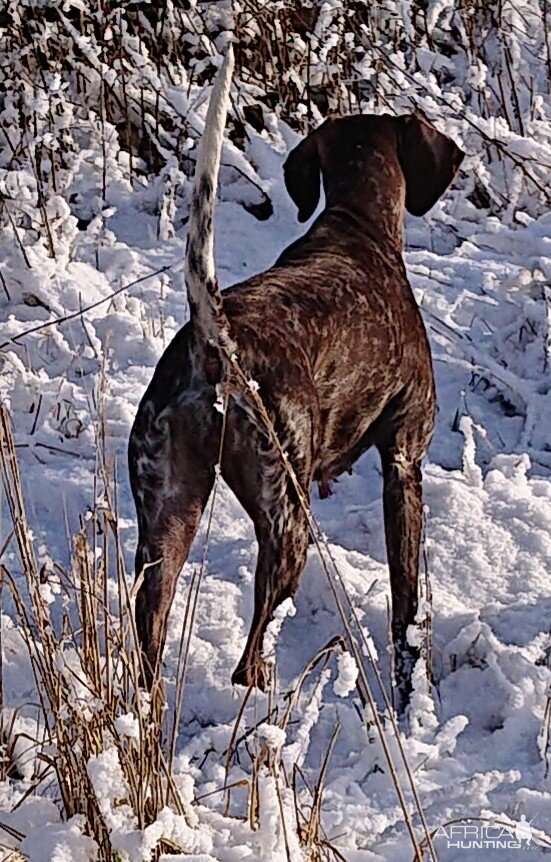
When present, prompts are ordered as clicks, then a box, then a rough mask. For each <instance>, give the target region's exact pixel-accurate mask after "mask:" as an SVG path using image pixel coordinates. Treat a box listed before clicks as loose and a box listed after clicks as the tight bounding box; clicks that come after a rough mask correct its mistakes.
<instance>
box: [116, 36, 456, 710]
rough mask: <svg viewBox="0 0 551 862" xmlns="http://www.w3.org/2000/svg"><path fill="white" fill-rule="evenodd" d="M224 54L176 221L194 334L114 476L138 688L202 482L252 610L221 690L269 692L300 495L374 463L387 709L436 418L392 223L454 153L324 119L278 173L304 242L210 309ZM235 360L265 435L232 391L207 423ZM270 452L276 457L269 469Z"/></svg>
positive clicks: (431, 133) (366, 122) (405, 664)
mask: <svg viewBox="0 0 551 862" xmlns="http://www.w3.org/2000/svg"><path fill="white" fill-rule="evenodd" d="M231 74H232V55H231V50H230V51H229V52H228V54H227V56H226V58H225V61H224V64H223V66H222V68H221V70H220V72H219V74H218V77H217V80H216V82H215V85H214V87H213V92H212V95H211V100H210V104H209V111H208V114H207V120H206V126H205V133H204V135H203V139H202V143H201V148H200V152H199V155H198V160H197V165H196V174H195V186H194V193H193V198H192V203H191V209H190V218H189V222H188V244H187V252H186V280H187V290H188V298H189V306H190V315H191V319H190V321H189V323H187V324H186V325H185V326H184V327H183V329H181V330H180V331H179V332H178V334H177V335H176V336H175V338H174V340H173V341H172V343H171V344H170V345H169V347H168V348H167V349H166V351H165V353H164V355H163V356H162V358H161V359H160V361H159V363H158V365H157V368H156V370H155V373H154V376H153V379H152V381H151V383H150V385H149V387H148V389H147V391H146V393H145V395H144V397H143V399H142V401H141V404H140V406H139V409H138V412H137V415H136V419H135V422H134V425H133V429H132V432H131V438H130V444H129V471H130V481H131V486H132V491H133V495H134V500H135V503H136V509H137V517H138V529H139V538H138V548H137V553H136V574H137V575H138V576H139V575H140V574H142V576H143V581H142V583H141V585H140V587H139V590H138V592H137V597H136V627H137V632H138V638H139V642H140V648H141V651H142V655H143V660H144V665H145V675H146V679H147V682H148V684H150V685H151V684H152V681H153V679H154V678H155V674H156V673H157V672H158V670H159V666H160V660H161V654H162V649H163V645H164V639H165V630H166V621H167V616H168V612H169V609H170V606H171V603H172V601H173V597H174V592H175V588H176V582H177V578H178V575H179V573H180V570H181V568H182V566H183V564H184V562H185V560H186V558H187V556H188V552H189V549H190V545H191V543H192V540H193V538H194V536H195V533H196V530H197V528H198V525H199V521H200V518H201V514H202V512H203V510H204V508H205V505H206V503H207V500H208V498H209V495H210V492H211V490H212V487H213V483H214V480H215V475H216V470H217V464H218V463H219V462H220V470H221V474H222V476H223V478H224V480H225V482H226V483H227V484H228V485H229V487H230V488H231V490H232V491H233V493H234V494H235V495H236V497H237V499H238V500H239V502H240V503H241V505H242V506H243V508H244V509H245V511H246V512H247V514H248V515H249V517H250V518H251V520H252V522H253V525H254V529H255V533H256V538H257V542H258V560H257V565H256V574H255V587H254V612H253V619H252V624H251V628H250V633H249V636H248V639H247V643H246V646H245V649H244V652H243V656H242V658H241V660H240V662H239V664H238V666H237V668H236V670H235V672H234V674H233V676H232V682H233V683H234V684H241V685H245V686H251V685H256V686H258V687H260V688H263V686H264V684H265V679H264V675H263V674H264V672H263V663H262V656H261V652H262V639H263V635H264V631H265V629H266V626H267V624H268V622H269V621H270V620H271V619H272V616H273V612H274V610H275V608H276V607H277V606H278V605H279V604H280V603H281V602H282V601H283V600H284V599H286V598H287V597H289V596H292V595H293V594H294V593H295V590H296V589H297V586H298V583H299V580H300V576H301V573H302V570H303V568H304V565H305V560H306V554H307V548H308V540H309V530H308V518H307V514H306V512H305V508H304V505H303V504H302V503H301V500H300V496H301V495H300V494H299V493H298V492H297V486H296V484H294V483H293V482H292V481H291V478H290V475H289V470H288V469H287V465H286V461H287V464H289V465H291V466H292V469H293V471H294V475H295V477H296V479H297V480H298V482H299V483H300V487H301V488H303V489H304V490H305V492H306V493H309V489H310V487H311V484H312V482H314V481H318V482H320V483H321V484H322V485H323V487H327V483H328V482H329V481H330V480H331V479H333V478H335V477H336V476H338V475H339V474H340V473H342V472H343V471H345V470H349V469H350V468H351V467H352V465H353V464H354V462H355V461H356V460H357V459H358V458H359V457H360V455H362V454H363V453H364V452H365V451H366V450H367V449H369V448H370V447H372V446H375V447H376V448H377V449H378V451H379V453H380V458H381V464H382V473H383V481H384V501H383V502H384V521H385V536H386V545H387V552H388V565H389V570H390V584H391V592H392V637H393V642H394V653H395V664H394V666H395V686H396V694H397V700H398V706H399V708H403V706H404V704H405V703H407V699H408V695H409V692H410V690H411V673H412V669H413V665H414V663H415V661H416V659H417V657H418V651H417V650H416V648H415V647H413V646H411V645H410V644H409V643H408V638H407V629H408V626H409V625H410V624H411V623H413V622H414V619H415V615H416V611H417V581H418V566H419V551H420V540H421V532H422V520H423V516H422V483H421V459H422V458H423V456H424V454H425V452H426V450H427V447H428V444H429V442H430V439H431V436H432V433H433V427H434V418H435V409H436V403H435V388H434V377H433V370H432V362H431V355H430V349H429V344H428V340H427V336H426V332H425V328H424V325H423V321H422V319H421V315H420V312H419V310H418V307H417V304H416V302H415V299H414V296H413V293H412V290H411V288H410V285H409V283H408V280H407V276H406V270H405V266H404V261H403V257H402V250H403V219H404V207H405V209H407V210H408V212H410V213H412V214H414V215H422V214H424V213H425V212H427V211H428V210H429V209H430V208H431V207H432V206H433V205H434V203H435V202H436V201H437V200H438V198H439V197H440V196H441V195H442V194H443V193H444V191H445V190H446V189H447V188H448V186H449V185H450V183H451V181H452V179H453V177H454V176H455V174H456V172H457V170H458V168H459V165H460V163H461V161H462V159H463V156H464V154H463V153H462V152H461V150H460V149H459V148H458V147H457V146H456V145H455V143H454V142H453V141H452V140H450V139H449V138H448V137H446V136H445V135H443V134H441V133H440V132H438V131H437V130H436V129H434V128H433V127H432V126H430V125H429V124H428V123H427V122H425V120H424V119H422V118H420V117H418V116H415V115H414V116H398V117H396V116H391V115H388V114H382V115H376V116H375V115H357V116H347V117H341V118H339V117H329V118H328V119H327V120H325V122H323V123H322V124H321V125H320V126H319V127H318V128H317V129H316V130H315V131H313V132H312V133H311V134H309V135H308V137H307V138H306V139H304V140H303V141H302V142H301V143H300V144H299V145H298V146H297V147H296V148H295V149H294V150H293V151H292V152H291V154H290V155H289V156H288V158H287V161H286V162H285V165H284V179H285V185H286V187H287V191H288V193H289V195H290V197H291V198H292V200H293V202H294V203H295V205H296V207H297V209H298V219H299V221H300V222H305V221H307V220H309V219H310V218H311V216H312V215H313V214H314V212H315V210H316V209H317V206H318V203H319V199H320V177H321V179H322V180H323V188H324V191H325V207H324V209H323V212H322V213H321V215H319V216H318V218H317V219H316V220H315V221H314V223H313V224H312V226H311V227H310V229H309V230H308V231H307V233H306V234H305V235H304V236H302V237H301V238H300V239H298V240H297V241H296V242H293V243H292V244H291V245H290V246H289V248H287V249H286V250H285V251H284V252H283V253H282V254H281V256H280V257H279V259H278V260H277V261H276V263H275V264H274V265H273V266H272V267H271V269H269V270H267V271H266V272H264V273H261V274H260V275H256V276H253V277H252V278H249V279H247V280H246V281H244V282H241V283H239V284H236V285H234V286H233V287H230V288H229V289H228V290H226V291H224V294H223V295H222V294H221V293H220V291H219V288H218V284H217V280H216V273H215V268H214V259H213V227H212V217H213V211H214V205H215V198H216V185H217V177H218V170H219V162H220V152H221V147H222V140H223V134H224V127H225V122H226V115H227V106H228V97H229V87H230V82H231ZM235 357H237V359H238V362H239V364H240V367H242V368H243V369H244V370H245V374H246V375H247V376H248V377H249V378H250V379H251V380H254V381H255V382H256V385H257V386H258V394H259V396H260V397H261V399H262V401H263V404H264V407H265V410H266V412H267V414H268V416H269V418H270V421H271V423H272V427H273V430H274V431H275V434H276V435H277V438H278V440H279V443H280V446H278V445H276V444H275V443H274V435H273V434H270V433H269V432H268V431H267V428H266V423H265V422H264V421H263V419H262V416H261V415H260V414H259V411H258V409H256V408H255V406H254V404H252V402H251V399H247V395H246V393H243V392H239V391H237V390H236V389H235V387H234V390H233V391H231V390H227V391H230V394H229V396H228V397H227V401H226V405H225V410H224V415H221V412H220V411H219V410H216V409H215V402H216V401H217V399H218V396H219V393H220V391H221V390H220V384H221V383H223V382H224V380H229V379H230V377H231V365H232V361H233V360H234V359H235ZM282 451H283V452H284V453H285V454H284V456H283V455H282Z"/></svg>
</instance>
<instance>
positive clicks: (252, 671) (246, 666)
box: [231, 661, 266, 691]
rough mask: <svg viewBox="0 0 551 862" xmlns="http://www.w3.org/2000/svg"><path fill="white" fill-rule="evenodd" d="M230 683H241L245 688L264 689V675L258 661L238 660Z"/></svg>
mask: <svg viewBox="0 0 551 862" xmlns="http://www.w3.org/2000/svg"><path fill="white" fill-rule="evenodd" d="M231 681H232V685H242V686H244V687H245V688H251V687H252V688H258V689H259V690H260V691H266V675H265V672H264V668H263V666H262V663H261V662H260V661H258V662H250V661H248V662H244V661H240V662H239V664H238V665H237V667H236V669H235V670H234V672H233V674H232V678H231Z"/></svg>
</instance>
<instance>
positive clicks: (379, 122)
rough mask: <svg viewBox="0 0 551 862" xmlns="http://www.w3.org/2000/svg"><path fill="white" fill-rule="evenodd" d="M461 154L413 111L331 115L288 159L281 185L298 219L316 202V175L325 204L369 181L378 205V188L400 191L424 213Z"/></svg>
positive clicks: (343, 200)
mask: <svg viewBox="0 0 551 862" xmlns="http://www.w3.org/2000/svg"><path fill="white" fill-rule="evenodd" d="M464 155H465V154H464V153H463V152H462V151H461V150H460V149H459V147H457V146H456V144H454V142H453V141H452V140H451V139H450V138H448V137H446V135H443V134H442V133H441V132H438V131H437V130H436V129H435V128H433V126H431V125H430V124H429V123H427V122H426V121H425V120H424V119H422V118H421V117H419V116H416V115H404V116H401V117H393V116H391V115H390V114H381V115H357V116H351V117H329V119H327V120H326V121H325V122H324V123H323V124H322V125H321V126H320V127H319V128H318V129H316V130H315V131H314V132H311V134H309V135H308V137H307V138H306V139H305V140H304V141H302V142H301V143H300V144H299V145H298V147H295V149H294V150H293V151H292V152H291V154H290V155H289V157H288V158H287V161H286V162H285V165H284V173H285V185H286V187H287V191H288V192H289V194H290V196H291V198H292V199H293V201H294V203H295V204H296V206H297V207H298V219H299V221H301V222H304V221H307V220H308V219H309V218H310V217H311V216H312V214H313V213H314V211H315V209H316V207H317V205H318V203H319V197H320V174H321V176H322V177H323V186H324V190H325V194H326V198H327V203H328V205H331V204H335V203H346V197H347V196H348V197H350V195H351V194H354V195H356V197H359V195H360V194H363V195H365V194H366V188H365V186H366V184H367V186H368V189H367V194H373V195H375V196H377V197H378V198H379V199H380V202H381V203H383V202H384V201H383V197H384V196H383V195H381V194H380V192H381V190H382V191H383V192H384V190H387V191H388V190H389V188H390V189H391V190H392V191H395V190H397V189H400V190H401V191H402V198H401V201H402V204H403V203H405V207H406V209H407V210H408V212H410V213H412V215H424V213H426V212H427V211H428V210H429V209H430V208H431V207H432V206H434V204H435V203H436V201H437V200H438V198H439V197H440V196H441V195H442V194H443V193H444V191H445V190H446V189H447V187H448V186H449V184H450V183H451V181H452V179H453V178H454V176H455V174H456V172H457V170H458V168H459V165H460V164H461V162H462V160H463V157H464ZM360 185H362V188H361V189H360ZM404 185H405V188H404ZM404 192H405V201H404V197H403V194H404ZM374 202H375V201H374Z"/></svg>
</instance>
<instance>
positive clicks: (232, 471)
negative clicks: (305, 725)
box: [222, 420, 312, 689]
mask: <svg viewBox="0 0 551 862" xmlns="http://www.w3.org/2000/svg"><path fill="white" fill-rule="evenodd" d="M297 426H298V427H296V428H295V429H294V430H295V433H296V437H297V438H299V439H300V443H297V439H292V438H293V437H294V436H295V435H293V434H291V435H288V436H287V437H285V438H284V444H285V445H284V449H285V450H286V451H287V453H288V456H289V461H290V462H291V463H293V465H294V470H295V473H296V476H297V479H298V481H299V483H300V484H301V487H302V489H303V490H304V491H305V493H306V495H307V496H308V495H309V490H310V483H311V481H312V466H311V453H310V451H309V442H310V440H311V430H310V425H309V422H308V421H307V420H305V421H303V423H297ZM242 439H247V440H248V446H246V447H244V446H243V445H241V446H240V459H239V460H237V459H236V458H235V457H234V456H232V445H233V443H232V441H231V440H229V441H228V447H227V456H228V457H227V458H226V459H225V461H223V464H222V472H223V475H224V478H225V479H226V481H227V482H228V484H229V485H230V487H231V488H232V490H233V492H234V493H235V495H236V496H237V498H238V499H239V501H240V503H241V504H242V506H243V507H244V508H245V510H246V511H247V513H248V514H249V515H250V517H251V519H252V521H253V523H254V528H255V533H256V538H257V542H258V558H257V564H256V573H255V587H254V612H253V619H252V623H251V628H250V632H249V636H248V638H247V643H246V646H245V650H244V652H243V656H242V657H241V660H240V661H239V664H238V666H237V668H236V670H235V671H234V673H233V676H232V682H233V683H234V684H238V685H245V686H249V685H255V686H257V687H258V688H260V689H264V688H265V683H266V680H265V676H264V670H263V661H262V641H263V637H264V632H265V631H266V626H267V625H268V623H269V622H270V621H271V620H272V618H273V614H274V611H275V610H276V608H277V607H278V606H279V605H280V604H281V603H282V602H283V601H284V600H285V599H286V598H288V597H292V596H293V595H294V593H295V591H296V589H297V587H298V583H299V580H300V576H301V574H302V570H303V568H304V565H305V562H306V554H307V550H308V520H307V516H306V514H305V512H304V510H303V507H302V506H301V503H300V500H299V497H298V494H297V491H296V490H295V488H294V485H293V482H292V480H291V478H290V476H289V474H288V472H287V469H286V466H285V464H284V462H283V459H282V457H281V454H280V452H279V451H276V450H275V449H273V448H272V447H271V446H270V444H269V443H268V442H267V441H266V440H263V439H262V438H261V437H259V435H258V434H257V429H255V428H254V427H253V426H250V428H249V429H248V430H247V431H246V432H245V433H244V434H243V438H242ZM304 449H306V451H304Z"/></svg>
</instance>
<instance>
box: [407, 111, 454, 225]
mask: <svg viewBox="0 0 551 862" xmlns="http://www.w3.org/2000/svg"><path fill="white" fill-rule="evenodd" d="M398 120H399V124H400V125H399V132H398V159H399V161H400V167H401V168H402V171H403V174H404V177H405V179H406V209H407V211H408V212H409V213H411V214H412V215H416V216H420V215H424V214H425V213H426V212H427V211H428V210H430V208H431V207H432V206H434V204H435V203H436V201H437V200H438V198H439V197H440V195H442V194H443V193H444V192H445V191H446V189H447V188H448V186H449V184H450V183H451V181H452V180H453V178H454V176H455V174H456V173H457V170H458V168H459V165H460V164H461V162H462V161H463V158H464V156H465V153H464V152H463V151H462V150H460V149H459V147H457V146H456V145H455V144H454V142H453V141H452V140H451V139H450V138H448V137H447V136H446V135H443V134H442V132H438V131H437V130H436V129H435V128H433V127H432V126H431V125H429V124H428V123H427V122H426V121H425V120H423V119H422V118H421V117H419V116H415V115H413V116H404V117H399V118H398Z"/></svg>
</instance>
